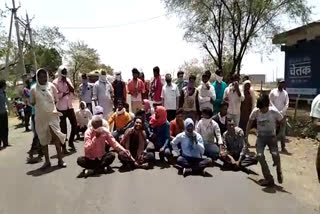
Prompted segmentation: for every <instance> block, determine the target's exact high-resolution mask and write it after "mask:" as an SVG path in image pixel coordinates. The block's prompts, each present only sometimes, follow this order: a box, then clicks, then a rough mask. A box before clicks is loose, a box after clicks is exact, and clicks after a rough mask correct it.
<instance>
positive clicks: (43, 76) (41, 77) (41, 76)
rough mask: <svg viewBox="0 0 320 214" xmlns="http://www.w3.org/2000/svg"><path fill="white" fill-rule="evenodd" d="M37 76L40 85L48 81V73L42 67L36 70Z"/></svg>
mask: <svg viewBox="0 0 320 214" xmlns="http://www.w3.org/2000/svg"><path fill="white" fill-rule="evenodd" d="M37 78H38V82H39V84H40V85H46V84H47V82H48V74H47V71H46V70H45V69H43V68H40V69H39V70H38V71H37Z"/></svg>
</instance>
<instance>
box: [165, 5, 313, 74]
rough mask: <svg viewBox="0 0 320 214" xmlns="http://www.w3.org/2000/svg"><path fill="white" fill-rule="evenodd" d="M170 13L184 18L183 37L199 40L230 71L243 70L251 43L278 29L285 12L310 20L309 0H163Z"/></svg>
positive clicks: (296, 17)
mask: <svg viewBox="0 0 320 214" xmlns="http://www.w3.org/2000/svg"><path fill="white" fill-rule="evenodd" d="M163 2H164V3H165V5H166V7H167V9H168V10H169V11H170V12H175V13H177V14H178V15H179V16H180V17H181V18H182V26H183V28H184V29H185V35H184V38H185V39H186V40H187V41H190V42H197V43H200V44H201V45H202V47H203V48H204V49H205V50H206V51H207V53H208V54H209V56H210V57H211V58H212V60H213V61H214V64H215V65H216V66H217V67H218V68H219V69H222V70H226V65H225V63H226V62H227V63H229V62H230V61H229V59H230V57H231V69H230V74H229V75H232V74H234V73H240V69H241V63H242V59H243V57H244V55H245V53H246V51H247V50H248V49H249V48H250V47H251V45H252V42H254V41H257V40H259V39H261V38H268V37H270V36H271V35H272V34H274V33H275V32H278V31H279V30H280V29H281V28H282V26H283V25H284V23H281V21H280V19H281V18H283V17H284V16H285V15H286V16H288V17H290V19H295V20H296V21H297V20H298V19H300V20H301V21H302V22H307V21H308V20H309V14H310V12H311V9H310V7H308V6H307V4H306V0H188V1H180V0H163Z"/></svg>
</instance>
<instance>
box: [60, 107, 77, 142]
mask: <svg viewBox="0 0 320 214" xmlns="http://www.w3.org/2000/svg"><path fill="white" fill-rule="evenodd" d="M58 111H59V110H58ZM59 112H61V113H62V116H61V117H60V127H61V132H62V133H64V134H66V135H67V118H68V119H69V121H70V124H71V133H70V137H69V146H70V147H74V144H73V141H74V137H75V135H76V133H77V119H76V114H75V113H74V110H73V108H71V109H68V110H64V111H59ZM62 146H63V147H64V148H65V147H66V144H63V145H62Z"/></svg>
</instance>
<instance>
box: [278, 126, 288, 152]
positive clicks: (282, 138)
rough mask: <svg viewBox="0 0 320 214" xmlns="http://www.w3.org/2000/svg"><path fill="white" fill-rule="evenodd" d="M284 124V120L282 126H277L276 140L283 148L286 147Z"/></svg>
mask: <svg viewBox="0 0 320 214" xmlns="http://www.w3.org/2000/svg"><path fill="white" fill-rule="evenodd" d="M286 126H287V122H284V123H283V124H282V126H281V127H280V126H279V127H278V128H277V133H278V135H277V140H279V141H280V142H281V148H282V149H284V148H285V147H286V144H285V143H286Z"/></svg>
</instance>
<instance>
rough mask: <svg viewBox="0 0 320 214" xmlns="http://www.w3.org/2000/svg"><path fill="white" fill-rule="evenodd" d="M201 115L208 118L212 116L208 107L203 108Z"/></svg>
mask: <svg viewBox="0 0 320 214" xmlns="http://www.w3.org/2000/svg"><path fill="white" fill-rule="evenodd" d="M201 115H202V117H203V118H205V119H210V118H212V117H213V111H212V109H210V108H204V109H203V110H202V114H201Z"/></svg>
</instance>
